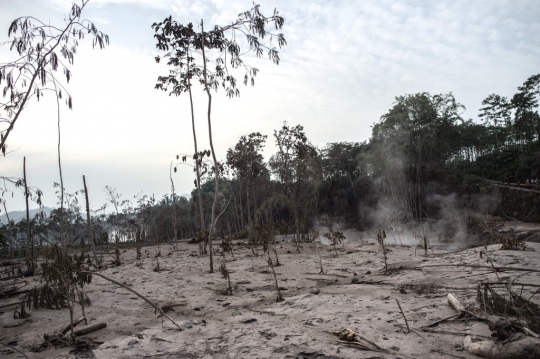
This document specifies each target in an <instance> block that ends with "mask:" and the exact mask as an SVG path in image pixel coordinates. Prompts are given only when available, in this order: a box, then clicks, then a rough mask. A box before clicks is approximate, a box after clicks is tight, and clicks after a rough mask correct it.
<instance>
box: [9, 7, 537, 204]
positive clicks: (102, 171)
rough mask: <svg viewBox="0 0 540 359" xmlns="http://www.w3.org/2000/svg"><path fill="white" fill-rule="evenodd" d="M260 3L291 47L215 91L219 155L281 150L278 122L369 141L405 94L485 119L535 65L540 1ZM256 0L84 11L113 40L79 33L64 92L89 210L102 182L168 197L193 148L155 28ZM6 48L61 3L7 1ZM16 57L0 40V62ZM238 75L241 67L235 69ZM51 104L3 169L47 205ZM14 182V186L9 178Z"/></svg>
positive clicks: (214, 20)
mask: <svg viewBox="0 0 540 359" xmlns="http://www.w3.org/2000/svg"><path fill="white" fill-rule="evenodd" d="M260 4H261V11H262V12H263V13H265V14H271V13H272V12H273V10H274V8H277V9H278V10H279V12H280V14H281V15H282V16H283V17H284V18H285V26H284V28H283V30H282V32H283V33H284V34H285V37H286V39H287V43H288V45H287V46H286V47H285V48H283V49H282V50H281V52H280V57H281V63H280V65H279V66H276V65H274V64H272V63H271V61H269V60H268V59H267V58H263V59H251V60H250V61H251V64H253V65H254V66H255V67H257V68H258V69H259V70H260V73H259V75H258V76H257V78H256V84H255V87H246V88H244V87H241V88H240V90H241V97H240V98H235V99H232V100H231V99H228V98H226V97H225V95H224V93H223V92H220V93H218V94H216V95H214V99H215V101H214V105H213V109H214V112H213V130H214V136H215V140H214V142H215V146H216V152H217V156H218V158H220V159H223V158H224V157H225V153H226V150H227V148H229V147H231V146H233V145H234V144H235V143H236V141H237V140H238V137H239V136H241V135H243V134H249V133H250V132H254V131H259V132H261V133H263V134H266V135H268V136H269V141H268V145H267V148H266V152H265V156H266V157H267V158H269V157H270V156H271V154H272V153H273V152H274V151H275V147H274V142H273V139H272V134H273V130H274V129H277V128H279V127H280V126H281V125H282V123H283V121H288V122H289V124H291V125H296V124H298V123H300V124H302V125H303V126H304V127H305V131H306V134H307V136H308V137H309V138H310V139H311V141H312V142H313V143H314V144H315V145H317V146H319V147H323V146H324V145H325V144H326V143H329V142H337V141H364V140H367V139H368V138H369V136H370V131H371V129H370V125H371V124H373V123H374V122H376V121H378V120H379V118H380V116H381V115H383V114H384V113H385V112H386V111H387V110H388V109H389V108H390V107H391V105H392V103H393V101H394V98H395V97H396V96H399V95H404V94H412V93H417V92H423V91H427V92H430V93H432V94H435V93H448V92H453V93H454V95H455V96H456V98H457V100H458V101H459V102H461V103H462V104H463V105H465V106H466V108H467V110H466V112H465V113H464V118H466V119H468V118H472V119H474V120H476V119H477V114H478V109H479V107H481V102H482V100H483V99H484V98H485V97H487V96H488V95H489V94H491V93H497V94H500V95H504V96H511V95H512V94H513V93H514V92H515V90H516V88H517V86H519V85H520V84H521V83H522V82H523V81H525V80H526V79H527V78H528V77H529V76H530V75H533V74H536V73H539V72H540V68H539V66H538V64H539V63H540V21H539V19H540V7H539V6H538V3H537V1H536V0H530V1H528V0H512V1H503V0H486V1H480V0H476V1H470V0H467V1H459V0H451V1H403V0H400V1H398V0H395V1H394V0H364V1H346V0H344V1H329V0H321V1H290V0H288V1H283V0H272V1H270V0H264V1H260ZM251 5H252V1H251V0H241V1H240V0H234V1H225V0H210V1H203V0H193V1H179V0H111V1H109V0H91V1H90V3H89V4H88V5H87V7H86V8H85V10H84V12H83V18H86V19H89V20H91V21H93V22H94V23H95V25H96V26H97V27H98V28H99V29H100V30H101V31H103V32H105V33H107V34H108V35H109V36H110V41H111V43H110V46H108V47H107V48H106V49H104V50H97V49H95V50H92V46H91V42H90V41H89V40H90V39H86V41H85V40H83V41H81V43H80V47H79V49H78V53H77V54H76V57H75V64H74V66H72V67H71V70H72V73H73V78H72V81H71V82H70V84H69V85H68V89H69V91H70V93H71V95H72V96H73V99H74V102H73V105H74V108H73V110H68V109H67V107H65V106H62V107H61V122H62V127H61V129H62V164H63V172H64V181H65V187H66V190H67V192H75V191H76V190H78V189H80V188H82V176H83V174H84V175H86V178H87V183H88V186H89V192H90V202H91V207H92V208H97V207H99V206H101V205H102V204H103V203H105V201H106V197H105V193H104V191H103V189H104V187H105V185H109V186H112V187H114V188H117V190H118V192H120V193H121V194H122V195H123V198H125V199H132V198H133V196H134V195H135V194H137V193H140V192H144V193H145V194H149V195H151V194H155V196H156V197H162V196H163V195H164V194H165V193H168V192H170V180H169V166H170V163H171V161H173V160H174V159H175V155H176V154H182V153H193V140H192V134H191V125H190V111H189V102H188V98H187V96H180V97H169V96H167V94H165V93H163V92H159V91H156V90H154V84H155V82H156V78H157V77H158V76H159V75H163V74H166V73H167V67H166V66H164V65H157V64H156V63H155V61H154V57H155V56H156V55H157V54H159V52H158V51H157V50H156V48H155V41H154V38H153V30H152V29H151V27H150V26H151V24H152V23H153V22H158V21H161V20H163V19H164V18H165V17H168V16H169V15H172V17H173V19H175V20H177V21H178V22H180V23H188V22H193V23H196V22H198V21H200V19H203V20H204V23H205V26H210V25H214V24H220V25H225V24H227V23H230V22H232V21H233V20H234V19H235V18H236V16H237V14H238V13H240V12H242V11H245V10H248V9H249V8H250V6H251ZM0 7H1V8H2V11H1V12H0V43H4V42H5V41H7V40H8V37H7V30H8V27H9V24H10V23H11V21H12V20H13V19H14V18H16V17H19V16H24V15H32V16H34V17H36V18H39V19H41V20H43V21H45V22H50V23H51V24H59V25H60V24H62V19H63V14H65V13H67V12H68V11H69V9H70V8H71V1H67V0H51V1H46V0H0ZM14 58H15V53H13V52H10V51H9V47H8V46H6V45H3V46H0V63H5V62H7V61H9V60H12V59H14ZM240 76H241V74H240ZM194 97H195V115H196V118H197V130H198V134H199V138H200V143H201V144H200V145H199V148H203V149H206V148H209V145H208V136H207V127H206V125H205V120H206V118H205V111H206V96H205V94H204V93H203V91H202V88H201V87H196V88H195V89H194ZM56 121H57V117H56V102H55V99H54V98H53V97H52V96H50V95H49V96H46V97H45V98H44V99H42V100H41V101H40V102H36V101H35V99H34V100H33V102H32V103H31V104H30V105H29V106H28V107H27V108H26V109H25V111H24V112H23V114H22V115H21V117H20V119H19V120H18V122H17V125H16V126H15V129H14V131H13V132H12V134H11V135H10V137H9V141H8V146H9V148H8V150H10V151H13V152H11V153H9V154H8V155H7V156H6V157H5V158H0V176H13V177H21V176H22V163H23V156H26V158H27V172H28V182H29V183H30V184H32V185H34V186H37V187H39V188H41V189H42V190H43V192H44V193H45V194H44V197H43V200H44V204H45V205H48V206H55V205H56V197H55V194H54V189H53V183H54V182H59V175H58V164H57V157H56V156H57V152H56V146H57V140H58V138H57V132H56ZM173 178H174V181H175V186H176V191H177V193H189V192H190V191H191V190H192V188H193V178H194V176H193V173H192V170H191V169H190V168H189V167H187V166H185V167H181V169H180V170H179V172H178V173H177V174H175V175H174V177H173ZM8 189H13V188H12V187H8ZM4 198H6V199H7V206H8V210H20V209H23V208H24V202H23V196H22V195H21V194H20V192H17V191H16V192H15V194H14V196H13V198H11V196H7V195H5V197H4Z"/></svg>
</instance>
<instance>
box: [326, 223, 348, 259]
mask: <svg viewBox="0 0 540 359" xmlns="http://www.w3.org/2000/svg"><path fill="white" fill-rule="evenodd" d="M323 235H324V236H325V237H326V238H328V239H329V240H330V242H331V243H332V247H334V251H335V252H336V257H337V256H338V253H337V245H338V244H341V243H343V240H344V239H345V236H344V235H343V232H340V231H334V230H333V229H330V232H326V233H325V234H323Z"/></svg>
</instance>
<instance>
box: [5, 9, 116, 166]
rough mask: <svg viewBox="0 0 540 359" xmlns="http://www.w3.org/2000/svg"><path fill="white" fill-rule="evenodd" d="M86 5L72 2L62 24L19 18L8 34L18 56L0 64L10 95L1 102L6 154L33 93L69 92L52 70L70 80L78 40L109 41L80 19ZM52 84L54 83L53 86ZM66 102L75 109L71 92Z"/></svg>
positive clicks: (12, 48)
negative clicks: (91, 38)
mask: <svg viewBox="0 0 540 359" xmlns="http://www.w3.org/2000/svg"><path fill="white" fill-rule="evenodd" d="M86 4H88V0H83V1H82V3H81V5H77V4H73V5H72V7H71V11H70V12H69V14H68V15H67V16H66V17H65V25H64V26H63V27H57V26H54V25H50V24H47V23H44V22H42V21H40V20H38V19H36V18H35V17H32V16H23V17H19V18H17V19H15V20H13V22H12V23H11V25H10V27H9V30H8V36H9V37H11V35H13V40H11V41H10V42H9V43H10V44H11V46H10V50H15V51H17V54H18V57H17V59H16V60H14V61H11V62H8V63H4V64H0V84H2V81H4V82H5V87H4V91H3V97H4V98H7V101H6V102H2V103H0V126H2V127H0V149H1V150H2V153H3V154H4V155H5V153H6V147H7V146H6V141H7V139H8V137H9V135H10V133H11V131H13V128H14V126H15V123H16V122H17V120H18V119H19V117H20V115H21V113H22V111H23V110H24V108H25V107H26V105H27V104H28V100H29V99H30V98H31V97H32V96H35V97H36V98H37V99H38V100H39V99H40V98H41V96H42V95H43V92H44V91H46V90H53V91H55V92H57V94H58V96H59V97H60V98H62V90H64V92H66V93H67V90H66V89H65V87H64V86H63V85H62V84H61V83H60V82H59V81H57V80H56V79H55V78H54V76H52V71H58V69H59V68H61V69H62V71H63V74H64V76H65V79H66V81H67V82H68V83H69V80H70V79H71V76H72V74H71V70H70V69H69V67H68V65H73V59H74V55H75V53H76V49H77V46H78V45H79V42H78V41H79V40H81V39H83V38H84V36H85V35H86V34H89V35H91V36H92V37H93V40H92V46H94V47H95V46H96V45H97V46H99V47H100V48H101V49H102V48H104V47H105V46H106V45H107V44H108V43H109V37H108V36H107V35H105V34H104V33H102V32H101V31H99V30H98V29H97V28H96V27H95V26H94V24H93V23H92V22H90V21H88V20H84V19H81V14H82V11H83V9H84V7H85V6H86ZM64 61H65V62H64ZM50 83H53V84H54V85H55V86H54V87H52V88H51V86H50ZM66 103H67V105H68V107H69V108H72V105H73V101H72V98H71V95H69V94H67V99H66Z"/></svg>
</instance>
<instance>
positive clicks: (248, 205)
mask: <svg viewBox="0 0 540 359" xmlns="http://www.w3.org/2000/svg"><path fill="white" fill-rule="evenodd" d="M246 206H247V211H248V228H249V230H248V233H249V232H251V205H250V200H249V182H248V183H247V185H246Z"/></svg>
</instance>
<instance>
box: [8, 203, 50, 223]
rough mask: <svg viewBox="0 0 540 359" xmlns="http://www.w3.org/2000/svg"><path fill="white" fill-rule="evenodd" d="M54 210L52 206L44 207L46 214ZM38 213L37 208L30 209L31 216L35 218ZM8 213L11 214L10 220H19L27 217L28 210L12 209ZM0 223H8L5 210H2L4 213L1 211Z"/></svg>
mask: <svg viewBox="0 0 540 359" xmlns="http://www.w3.org/2000/svg"><path fill="white" fill-rule="evenodd" d="M52 210H53V209H52V208H50V207H43V212H45V215H46V216H48V215H49V214H50V213H51V211H52ZM37 213H38V209H37V208H35V209H31V210H30V218H33V217H34V216H35V215H36V214H37ZM8 215H9V219H10V220H12V221H15V222H19V221H20V220H21V219H25V218H26V211H12V212H8ZM0 223H1V224H6V223H8V220H7V217H6V214H5V213H4V211H2V213H0Z"/></svg>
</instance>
